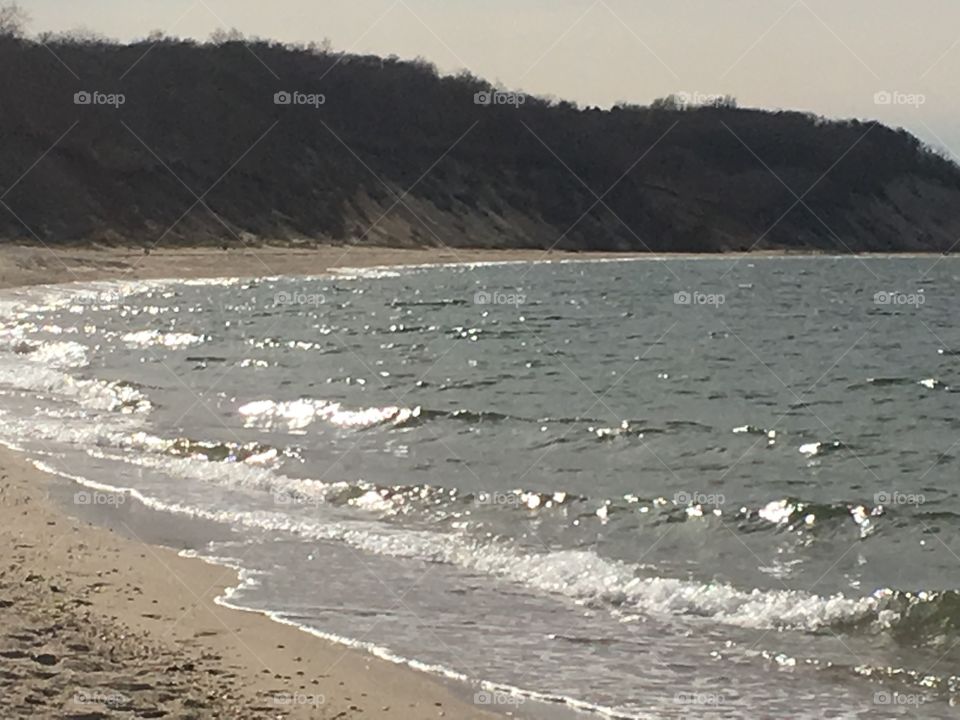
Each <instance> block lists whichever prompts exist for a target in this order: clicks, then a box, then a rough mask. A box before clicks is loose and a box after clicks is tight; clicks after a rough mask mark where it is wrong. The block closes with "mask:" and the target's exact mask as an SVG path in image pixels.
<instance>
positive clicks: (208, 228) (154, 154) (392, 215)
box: [0, 38, 960, 252]
mask: <svg viewBox="0 0 960 720" xmlns="http://www.w3.org/2000/svg"><path fill="white" fill-rule="evenodd" d="M0 68H2V72H0V158H2V160H0V196H2V197H0V199H2V201H3V203H4V204H6V205H7V206H8V208H4V207H2V206H0V238H4V239H7V240H18V241H30V240H35V239H36V238H39V239H41V240H42V241H43V242H46V243H64V242H71V241H101V242H131V243H137V244H143V245H148V246H149V245H153V244H154V243H157V242H161V243H163V244H175V243H205V242H217V243H237V242H241V241H245V240H247V239H249V238H253V237H258V238H266V239H273V240H276V239H307V240H318V241H345V242H357V243H361V244H391V245H438V244H441V243H443V244H446V245H450V246H460V247H466V246H474V247H551V246H556V247H558V248H564V249H584V250H645V249H649V250H655V251H671V250H672V251H704V252H714V251H723V250H743V249H749V248H756V249H771V248H795V249H820V250H826V251H833V252H846V251H899V250H902V251H918V250H929V251H944V250H947V249H949V248H951V247H952V246H953V244H954V243H955V242H957V240H958V238H960V168H958V167H957V166H956V165H954V164H953V163H951V162H949V161H947V160H944V159H943V158H941V157H938V156H937V155H935V154H933V153H931V152H929V151H927V150H926V149H925V148H924V147H923V146H922V145H921V144H920V143H919V141H917V140H916V138H914V137H912V136H911V135H909V134H908V133H906V132H904V131H894V130H891V129H889V128H887V127H884V126H882V125H879V124H876V123H862V122H828V121H824V120H822V119H818V118H815V117H813V116H809V115H804V114H800V113H768V112H762V111H757V110H738V109H735V108H731V107H711V108H698V109H688V110H680V109H671V108H670V107H658V108H620V109H614V110H612V111H599V110H580V109H577V108H575V107H573V106H571V105H569V104H565V103H561V104H559V105H552V104H550V103H548V102H546V101H543V100H539V99H535V98H532V97H526V98H525V97H523V96H511V95H509V94H489V93H488V92H487V91H488V88H487V86H486V84H484V83H483V82H481V81H479V80H477V79H476V78H472V77H469V76H461V77H457V78H452V77H438V76H437V75H436V73H435V72H434V71H433V69H432V68H431V67H429V66H427V65H425V64H419V63H403V62H398V61H392V60H382V59H380V58H371V57H357V56H342V57H341V56H339V55H334V54H330V53H323V52H316V51H310V50H302V49H301V50H297V49H289V48H284V47H282V46H278V45H270V44H266V43H255V44H252V45H250V46H247V45H244V44H242V43H239V42H228V43H225V44H222V45H219V46H213V45H195V44H192V43H182V42H170V41H164V42H160V43H159V44H156V45H152V44H148V43H141V44H134V45H110V44H102V43H69V42H59V43H54V44H50V45H49V47H44V46H42V45H39V44H36V43H32V42H29V41H24V40H17V39H13V38H4V39H0ZM65 133H66V134H65ZM44 153H46V154H44ZM38 158H42V159H40V160H39V162H38ZM34 163H36V165H34ZM31 166H33V167H32V169H31ZM28 170H29V172H28ZM24 173H26V174H25V175H24ZM21 176H22V178H21ZM18 179H19V181H18Z"/></svg>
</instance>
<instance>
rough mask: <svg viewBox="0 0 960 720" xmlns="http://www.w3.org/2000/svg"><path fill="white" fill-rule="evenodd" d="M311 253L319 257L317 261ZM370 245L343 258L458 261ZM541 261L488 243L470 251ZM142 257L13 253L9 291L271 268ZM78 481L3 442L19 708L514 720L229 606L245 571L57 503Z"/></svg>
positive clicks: (17, 711) (0, 629) (459, 692)
mask: <svg viewBox="0 0 960 720" xmlns="http://www.w3.org/2000/svg"><path fill="white" fill-rule="evenodd" d="M333 250H339V249H333ZM38 253H44V256H43V257H40V256H38ZM259 254H260V255H263V254H264V253H259ZM306 254H310V255H313V256H314V257H313V258H312V261H311V262H310V263H305V262H304V257H303V256H304V255H306ZM342 254H343V253H342V252H339V253H337V256H342ZM538 254H542V253H538ZM358 255H361V254H360V253H357V255H353V256H352V257H351V258H350V260H351V262H349V263H346V264H344V267H363V266H373V265H384V264H397V262H396V260H397V259H399V258H401V257H402V258H403V259H404V260H414V261H419V262H424V261H428V260H431V259H442V260H448V261H449V260H454V261H455V260H456V258H455V257H447V256H444V255H443V254H439V255H440V257H436V255H431V254H430V253H429V252H421V251H413V252H405V251H392V250H386V251H373V250H366V251H364V252H363V253H362V256H361V257H358ZM518 255H519V256H518ZM532 255H533V254H532V253H531V254H526V253H514V252H510V253H507V256H508V257H506V258H505V257H503V254H502V253H476V252H474V253H470V257H469V259H470V261H482V260H492V259H512V260H522V259H532ZM493 256H496V257H493ZM143 257H144V258H145V260H146V261H147V262H144V263H142V264H138V265H133V262H132V260H133V258H131V256H130V255H124V254H122V253H121V254H119V257H118V256H117V253H113V252H111V251H109V250H80V251H70V252H64V253H58V254H57V256H53V255H52V254H51V253H49V252H47V251H44V250H37V249H36V248H4V249H3V250H0V288H8V289H9V288H16V287H24V286H28V285H38V284H57V283H68V282H73V281H95V280H111V279H113V280H119V279H131V280H133V279H153V278H156V279H161V278H167V277H174V276H180V277H184V278H199V277H221V276H226V277H235V276H242V275H244V274H251V275H263V274H265V271H263V270H262V264H261V263H262V261H263V258H262V257H261V258H257V257H256V256H253V255H250V254H243V255H241V256H239V258H237V257H235V256H234V254H233V253H224V252H223V251H209V252H208V251H200V252H188V253H186V254H184V253H179V252H176V251H170V252H157V253H151V254H150V255H148V256H143ZM269 257H270V259H272V260H274V273H275V274H284V272H287V273H289V272H291V271H292V270H298V271H300V274H302V273H303V272H304V271H308V272H309V274H321V273H322V272H325V271H327V270H329V269H330V268H331V267H333V264H332V262H331V261H332V260H333V259H335V257H334V255H333V253H331V252H330V250H329V249H328V250H327V252H323V253H321V254H320V255H319V256H318V255H317V253H315V252H313V251H309V252H308V253H302V252H299V251H295V252H291V251H286V250H271V252H270V254H269ZM186 258H189V259H190V260H191V261H192V264H189V265H188V264H186V263H185V262H184V260H185V259H186ZM64 261H65V262H64ZM77 261H79V262H78V264H77V267H71V266H70V264H71V263H74V262H77ZM50 263H58V264H59V265H60V268H59V270H58V269H56V268H53V267H51V265H50ZM171 264H172V266H171ZM257 265H260V267H261V271H260V272H257V271H255V270H254V268H255V267H256V266H257ZM92 479H95V478H92ZM77 487H79V486H77ZM65 488H66V489H65ZM76 489H77V488H76V487H74V486H73V485H72V481H70V480H68V479H66V478H63V477H59V476H55V475H51V474H49V473H46V472H43V471H42V470H41V469H39V468H37V467H36V466H35V465H34V463H33V462H31V460H29V459H28V458H27V456H26V455H24V454H22V453H20V452H18V451H16V450H14V449H11V448H8V447H3V446H0V525H2V529H0V542H2V543H3V546H4V547H6V548H8V550H7V555H6V558H5V562H4V563H3V566H2V567H3V569H2V570H0V607H2V608H4V612H3V613H2V614H0V635H2V636H3V641H2V642H0V657H2V658H3V660H2V661H0V664H2V665H3V668H4V671H5V674H4V675H2V676H0V688H3V691H4V693H5V696H6V700H7V702H6V708H5V709H6V710H7V712H8V713H9V714H8V715H7V717H77V718H80V717H83V718H106V717H117V716H120V715H121V714H122V715H124V716H126V715H125V713H127V712H131V711H132V712H133V713H135V714H136V715H138V716H141V717H161V716H168V717H178V718H179V717H184V718H198V719H199V718H205V717H224V718H228V717H229V718H280V717H284V718H331V719H334V718H335V719H338V720H347V719H349V718H361V717H362V718H369V717H374V718H375V717H383V718H387V717H389V718H398V719H399V720H428V719H433V718H438V717H455V718H464V719H466V720H470V719H473V718H476V719H477V720H483V719H485V718H496V717H501V715H498V714H494V713H492V712H488V711H486V710H485V709H484V708H483V707H482V706H477V705H474V704H473V703H471V702H470V700H469V698H468V697H467V691H468V690H469V688H468V687H467V686H466V685H465V684H462V687H461V686H460V685H461V684H459V683H455V682H453V681H446V680H445V679H444V678H442V677H439V676H435V675H431V674H428V673H426V672H420V671H418V670H415V669H412V668H410V667H409V666H406V665H401V664H397V663H395V662H390V661H388V660H385V659H382V658H380V657H377V656H375V655H374V654H371V653H368V652H366V651H364V650H361V649H358V648H350V647H346V646H344V645H342V644H338V643H335V642H333V641H332V640H327V639H324V638H321V637H319V636H317V635H315V634H312V633H309V632H306V631H305V630H302V629H300V628H298V627H296V626H295V625H292V624H286V623H281V622H277V621H275V620H273V619H272V618H270V617H269V616H268V615H267V614H266V613H264V612H260V611H257V610H245V609H236V608H233V607H230V606H229V604H227V603H224V602H222V600H223V599H224V598H228V597H229V592H230V589H231V588H234V587H236V586H237V585H239V584H240V582H241V578H240V575H239V573H238V572H237V570H235V569H233V568H229V567H223V566H220V565H214V564H211V563H210V562H208V561H206V560H204V559H201V558H198V557H185V556H184V555H183V554H182V553H181V552H178V551H177V550H176V549H173V548H172V547H171V546H169V545H164V544H156V543H148V542H142V541H140V540H139V539H137V534H136V533H135V532H134V531H133V529H132V527H131V525H133V526H134V527H136V526H137V525H136V522H135V520H130V521H129V523H128V524H126V525H125V527H124V528H123V529H122V530H120V529H116V528H111V527H109V526H105V523H102V522H99V521H94V522H91V521H89V520H88V519H84V518H83V517H82V514H80V513H74V512H71V511H70V507H69V504H68V503H65V502H63V500H62V498H61V500H60V501H58V500H56V499H55V496H56V495H57V494H59V495H63V494H64V493H66V492H67V491H68V490H73V491H76ZM144 512H148V513H154V511H152V510H149V509H145V510H144ZM171 537H176V535H171Z"/></svg>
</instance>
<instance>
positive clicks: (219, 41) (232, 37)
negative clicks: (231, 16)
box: [210, 28, 245, 45]
mask: <svg viewBox="0 0 960 720" xmlns="http://www.w3.org/2000/svg"><path fill="white" fill-rule="evenodd" d="M244 39H245V38H244V36H243V33H242V32H240V31H239V30H237V29H236V28H230V29H229V30H224V29H223V28H217V29H216V30H214V31H213V32H212V33H210V43H211V44H212V45H224V44H226V43H231V42H243V41H244Z"/></svg>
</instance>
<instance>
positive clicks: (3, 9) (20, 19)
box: [0, 2, 30, 37]
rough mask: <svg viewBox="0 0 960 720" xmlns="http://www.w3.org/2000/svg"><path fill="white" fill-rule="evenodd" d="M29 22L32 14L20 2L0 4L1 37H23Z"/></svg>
mask: <svg viewBox="0 0 960 720" xmlns="http://www.w3.org/2000/svg"><path fill="white" fill-rule="evenodd" d="M29 23H30V16H29V15H28V14H27V11H26V10H24V9H23V8H22V7H20V4H19V3H16V2H12V3H8V4H6V5H2V6H0V37H23V35H24V33H25V32H26V29H27V25H28V24H29Z"/></svg>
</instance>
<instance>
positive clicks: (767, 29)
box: [0, 0, 960, 159]
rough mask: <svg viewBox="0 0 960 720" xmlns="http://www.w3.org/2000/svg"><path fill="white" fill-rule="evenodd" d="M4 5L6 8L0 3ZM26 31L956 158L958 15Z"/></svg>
mask: <svg viewBox="0 0 960 720" xmlns="http://www.w3.org/2000/svg"><path fill="white" fill-rule="evenodd" d="M0 2H2V0H0ZM20 4H21V6H23V7H24V8H25V9H26V10H27V11H28V13H29V14H30V16H31V18H32V19H31V23H30V29H31V30H32V31H33V32H38V31H41V30H52V31H66V30H73V29H79V28H82V29H86V30H93V31H96V32H98V33H101V34H103V35H106V36H107V37H111V38H115V39H119V40H131V39H135V38H143V37H145V36H146V35H147V34H148V33H149V32H150V31H152V30H158V29H159V30H164V31H166V32H167V33H168V34H171V35H177V36H180V37H193V38H197V39H206V38H207V37H209V35H210V33H211V32H213V31H214V30H215V29H217V28H231V27H235V28H237V29H239V30H240V31H242V32H243V33H245V34H246V35H257V36H260V37H265V38H272V39H276V40H281V41H285V42H303V43H306V42H310V41H317V42H320V41H322V40H324V39H329V41H330V42H331V43H332V45H333V48H334V49H335V50H338V51H340V50H343V51H350V52H357V53H369V54H377V55H384V56H386V55H398V56H399V57H401V58H411V59H412V58H415V57H418V56H420V57H423V58H425V59H427V60H429V61H431V62H433V63H434V64H435V65H436V66H437V67H438V69H439V70H440V71H441V72H445V73H455V72H458V71H460V70H462V69H469V70H470V71H471V72H473V73H474V74H475V75H478V76H479V77H482V78H485V79H487V80H490V81H493V82H499V83H502V84H503V85H504V86H506V87H508V88H510V89H513V90H517V91H520V92H525V93H530V94H536V95H541V96H553V97H556V98H562V99H566V100H574V101H576V102H577V103H579V104H580V105H596V106H599V107H604V108H606V107H610V106H611V105H613V104H615V103H617V102H630V103H637V104H647V103H649V102H650V101H651V100H653V99H655V98H657V97H662V96H664V95H668V94H671V93H678V94H685V95H686V96H688V97H690V98H694V99H696V98H700V97H706V96H712V95H717V94H724V95H733V96H735V97H736V98H737V99H738V101H739V103H740V105H741V106H750V107H763V108H770V109H798V110H804V111H810V112H814V113H816V114H818V115H825V116H828V117H842V118H849V117H855V118H861V119H878V120H881V121H882V122H885V123H887V124H889V125H893V126H897V127H905V128H907V129H908V130H910V131H911V132H913V133H914V134H916V135H917V136H919V137H920V138H922V139H923V140H924V141H926V142H928V143H930V144H931V145H934V146H936V147H939V148H942V149H945V150H947V151H948V152H949V153H950V154H951V155H953V157H955V158H958V159H960V122H958V120H960V83H958V82H957V80H956V79H957V78H958V77H960V0H910V1H909V2H908V1H907V0H270V1H269V2H264V1H263V0H20Z"/></svg>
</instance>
